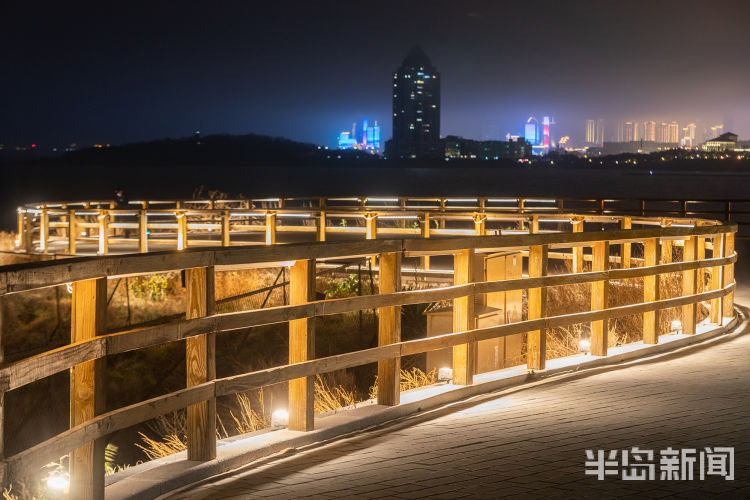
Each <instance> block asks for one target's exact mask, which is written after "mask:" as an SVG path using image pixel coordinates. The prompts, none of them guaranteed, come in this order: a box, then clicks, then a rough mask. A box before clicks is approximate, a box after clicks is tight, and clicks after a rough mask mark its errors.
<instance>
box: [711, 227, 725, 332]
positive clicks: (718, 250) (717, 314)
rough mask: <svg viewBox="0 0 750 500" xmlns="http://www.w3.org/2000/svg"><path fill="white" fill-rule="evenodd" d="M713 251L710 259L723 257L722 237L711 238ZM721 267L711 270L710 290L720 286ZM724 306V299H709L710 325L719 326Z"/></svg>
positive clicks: (720, 235) (719, 235)
mask: <svg viewBox="0 0 750 500" xmlns="http://www.w3.org/2000/svg"><path fill="white" fill-rule="evenodd" d="M712 244H713V250H712V251H711V252H712V253H711V257H713V258H717V257H724V235H722V234H717V235H716V236H714V237H713V238H712ZM723 270H724V269H723V267H722V266H714V267H712V268H711V290H719V289H720V288H721V287H722V285H721V275H722V272H723ZM723 305H724V299H723V298H722V297H718V298H715V299H711V323H713V324H715V325H721V323H722V317H723V314H722V311H721V308H722V306H723Z"/></svg>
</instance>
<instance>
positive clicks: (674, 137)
mask: <svg viewBox="0 0 750 500" xmlns="http://www.w3.org/2000/svg"><path fill="white" fill-rule="evenodd" d="M668 131H669V135H668V136H667V140H666V141H664V142H668V143H670V144H679V143H680V126H679V125H678V124H677V122H675V121H673V122H671V123H670V124H669V128H668Z"/></svg>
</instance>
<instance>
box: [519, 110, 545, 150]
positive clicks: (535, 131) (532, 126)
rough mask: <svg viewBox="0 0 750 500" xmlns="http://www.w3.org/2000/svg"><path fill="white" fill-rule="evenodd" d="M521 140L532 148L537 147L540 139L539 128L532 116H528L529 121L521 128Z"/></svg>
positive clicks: (537, 122)
mask: <svg viewBox="0 0 750 500" xmlns="http://www.w3.org/2000/svg"><path fill="white" fill-rule="evenodd" d="M523 138H524V139H526V142H528V143H529V144H531V145H532V146H537V145H539V142H540V140H541V138H542V134H541V127H539V121H538V120H537V119H536V118H534V117H533V116H530V117H529V119H528V120H526V124H525V125H524V128H523Z"/></svg>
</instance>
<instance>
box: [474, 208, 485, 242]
mask: <svg viewBox="0 0 750 500" xmlns="http://www.w3.org/2000/svg"><path fill="white" fill-rule="evenodd" d="M473 219H474V234H476V235H477V236H485V235H486V234H487V214H483V213H476V214H474V217H473Z"/></svg>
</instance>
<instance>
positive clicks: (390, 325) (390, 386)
mask: <svg viewBox="0 0 750 500" xmlns="http://www.w3.org/2000/svg"><path fill="white" fill-rule="evenodd" d="M378 276H379V282H380V285H379V292H380V293H394V292H400V291H401V254H400V253H395V252H393V253H382V254H380V274H379V275H378ZM398 342H401V307H399V306H395V307H393V306H391V307H380V308H378V345H379V346H384V345H390V344H395V343H398ZM400 382H401V358H393V359H386V360H382V361H378V404H379V405H387V406H393V405H397V404H399V402H400V390H399V386H400Z"/></svg>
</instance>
